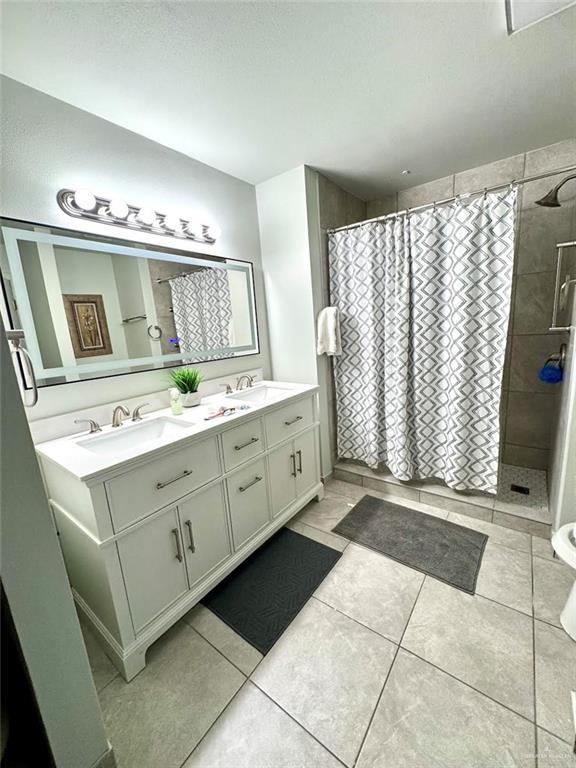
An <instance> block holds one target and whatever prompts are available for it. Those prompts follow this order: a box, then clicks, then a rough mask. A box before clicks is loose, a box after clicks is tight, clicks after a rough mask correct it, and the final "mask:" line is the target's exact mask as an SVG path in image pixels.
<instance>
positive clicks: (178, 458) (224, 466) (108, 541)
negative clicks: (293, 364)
mask: <svg viewBox="0 0 576 768" xmlns="http://www.w3.org/2000/svg"><path fill="white" fill-rule="evenodd" d="M289 386H294V387H295V386H296V385H289ZM298 386H299V387H300V389H299V391H297V392H296V394H294V395H291V396H288V397H284V398H283V399H282V400H281V401H280V402H277V403H268V402H266V403H264V404H263V405H261V406H259V407H257V406H253V407H252V408H251V409H250V410H247V411H246V413H245V414H244V413H242V414H241V415H239V416H237V417H236V418H234V419H233V420H231V421H228V422H227V421H226V420H225V419H223V418H221V419H219V420H218V423H216V424H214V423H213V422H211V421H208V422H206V424H205V425H204V423H203V419H202V421H200V420H198V421H197V422H196V423H200V424H201V428H200V429H196V430H195V431H194V432H193V433H191V434H190V436H189V437H186V438H185V439H179V440H178V441H177V443H175V444H173V445H172V444H169V445H165V446H162V447H161V448H159V449H158V450H157V451H148V452H147V453H146V454H145V455H137V456H134V457H132V458H130V459H129V460H124V461H121V460H119V461H118V462H117V463H115V464H114V463H112V462H110V464H109V465H108V466H106V467H103V468H102V469H99V470H98V471H96V472H92V473H91V474H89V475H86V476H83V475H81V474H80V472H79V471H78V470H77V469H76V467H75V466H70V467H66V466H63V464H64V461H60V462H59V461H57V457H58V456H59V455H60V454H58V453H57V451H56V450H52V449H51V448H50V447H49V445H48V444H44V445H40V446H38V455H39V458H40V463H41V466H42V469H43V474H44V478H45V482H46V486H47V490H48V496H49V499H50V503H51V506H52V509H53V511H54V516H55V519H56V524H57V527H58V531H59V534H60V542H61V545H62V550H63V553H64V559H65V561H66V565H67V569H68V574H69V577H70V582H71V585H72V588H73V592H74V597H75V600H76V603H77V605H78V607H79V610H80V612H81V613H82V614H83V616H84V618H85V619H86V620H87V621H88V622H89V623H91V625H92V627H93V629H94V630H95V632H96V634H97V635H98V636H99V638H100V640H101V641H102V643H103V645H104V646H105V648H106V651H107V653H108V655H109V656H110V657H111V658H112V659H113V661H114V662H115V663H116V665H117V666H118V668H119V670H120V672H121V673H122V674H123V676H124V677H125V679H126V680H130V679H131V678H132V677H134V675H136V674H137V673H138V672H139V671H140V670H141V669H142V668H143V667H144V665H145V653H146V650H147V648H148V647H149V646H150V644H151V643H153V642H154V640H156V639H157V638H158V637H159V636H160V635H161V634H162V633H163V632H165V631H166V629H168V628H169V627H170V626H172V625H173V624H174V623H175V622H176V621H178V620H179V619H180V618H181V617H182V616H183V615H184V614H185V613H186V612H187V611H189V610H190V609H191V608H192V607H193V606H194V605H195V604H196V603H197V602H198V601H199V600H201V599H202V597H203V596H204V595H205V594H206V593H207V592H209V591H210V590H211V589H212V588H213V587H215V586H216V584H218V582H220V581H221V580H222V579H223V578H224V577H225V576H227V575H228V574H229V573H230V572H231V571H232V570H233V569H234V568H235V567H236V566H237V565H239V564H240V563H241V562H242V561H243V560H244V559H245V558H246V557H247V556H248V555H249V554H250V553H251V552H253V551H254V550H255V549H256V548H257V547H259V546H260V545H261V544H263V543H264V542H265V541H266V539H267V538H269V537H270V536H271V535H272V534H273V533H274V532H275V531H276V530H278V529H279V528H280V527H281V526H283V525H285V523H286V522H287V521H288V520H289V519H290V518H291V517H292V516H293V515H294V514H296V513H297V512H298V511H299V510H300V509H302V507H303V506H305V505H306V504H307V503H308V502H309V501H310V500H311V499H313V498H314V497H318V498H320V497H321V496H322V495H323V485H322V483H321V481H320V474H319V455H318V452H319V441H318V414H317V400H316V392H317V388H316V387H310V386H305V385H298ZM198 413H199V414H200V411H198ZM118 434H120V433H118ZM65 440H66V438H63V439H62V441H65ZM54 442H55V443H56V442H58V441H54ZM56 448H59V446H56ZM82 460H83V461H84V462H85V461H86V459H85V457H84V456H82ZM76 466H77V465H76ZM72 470H76V471H75V472H74V471H72Z"/></svg>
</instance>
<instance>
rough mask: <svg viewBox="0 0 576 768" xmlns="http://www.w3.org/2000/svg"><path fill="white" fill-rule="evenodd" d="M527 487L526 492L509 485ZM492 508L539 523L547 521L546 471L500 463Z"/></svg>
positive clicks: (548, 519) (548, 515)
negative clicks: (496, 492)
mask: <svg viewBox="0 0 576 768" xmlns="http://www.w3.org/2000/svg"><path fill="white" fill-rule="evenodd" d="M513 485H515V486H518V487H519V488H525V489H528V491H529V492H528V493H521V492H519V491H514V490H512V488H511V486H513ZM494 509H495V510H497V511H498V512H506V513H508V514H510V515H518V516H519V517H525V518H528V519H530V520H536V521H538V522H540V523H549V522H551V521H550V511H549V509H548V486H547V480H546V472H545V471H544V470H541V469H528V468H526V467H514V466H512V465H511V464H502V465H501V468H500V482H499V489H498V495H497V497H496V500H495V502H494Z"/></svg>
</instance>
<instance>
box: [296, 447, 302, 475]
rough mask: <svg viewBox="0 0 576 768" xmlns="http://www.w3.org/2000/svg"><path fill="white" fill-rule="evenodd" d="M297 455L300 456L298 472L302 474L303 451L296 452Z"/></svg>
mask: <svg viewBox="0 0 576 768" xmlns="http://www.w3.org/2000/svg"><path fill="white" fill-rule="evenodd" d="M296 455H297V456H298V472H300V474H302V451H296Z"/></svg>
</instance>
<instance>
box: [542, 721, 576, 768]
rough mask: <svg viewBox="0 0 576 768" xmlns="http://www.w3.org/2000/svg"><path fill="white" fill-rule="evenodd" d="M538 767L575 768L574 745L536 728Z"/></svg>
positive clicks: (575, 755)
mask: <svg viewBox="0 0 576 768" xmlns="http://www.w3.org/2000/svg"><path fill="white" fill-rule="evenodd" d="M537 734H538V768H576V754H574V747H573V745H572V744H568V742H567V741H562V740H561V739H558V738H557V737H556V736H552V735H551V734H550V733H548V732H547V731H543V730H542V728H538V731H537Z"/></svg>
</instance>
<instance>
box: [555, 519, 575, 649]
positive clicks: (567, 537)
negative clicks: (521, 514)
mask: <svg viewBox="0 0 576 768" xmlns="http://www.w3.org/2000/svg"><path fill="white" fill-rule="evenodd" d="M552 546H553V547H554V551H555V552H556V554H557V555H558V557H559V558H560V559H561V560H563V561H564V562H565V563H566V565H569V566H570V567H571V568H573V569H574V570H575V571H576V523H567V524H566V525H563V526H562V527H561V528H559V529H558V530H557V531H556V533H555V534H554V535H553V536H552ZM560 623H561V624H562V626H563V627H564V629H565V630H566V632H567V633H568V634H569V635H570V637H571V638H572V639H573V640H576V581H575V582H574V584H573V586H572V589H571V590H570V594H569V595H568V600H567V601H566V605H565V606H564V610H563V611H562V613H561V614H560Z"/></svg>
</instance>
